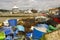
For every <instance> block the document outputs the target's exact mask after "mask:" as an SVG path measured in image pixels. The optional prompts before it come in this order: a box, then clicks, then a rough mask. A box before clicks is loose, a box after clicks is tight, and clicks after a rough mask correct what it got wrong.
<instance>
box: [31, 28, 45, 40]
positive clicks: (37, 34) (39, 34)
mask: <svg viewBox="0 0 60 40" xmlns="http://www.w3.org/2000/svg"><path fill="white" fill-rule="evenodd" d="M44 34H45V33H44V32H41V31H38V30H36V29H34V30H33V32H32V39H37V40H39V39H40V38H41V37H42V36H43V35H44Z"/></svg>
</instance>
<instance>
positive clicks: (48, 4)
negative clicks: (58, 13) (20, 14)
mask: <svg viewBox="0 0 60 40" xmlns="http://www.w3.org/2000/svg"><path fill="white" fill-rule="evenodd" d="M14 5H16V6H17V7H19V9H31V8H36V9H39V10H43V9H48V8H53V7H58V6H60V0H58V1H57V0H0V8H2V9H12V7H13V6H14Z"/></svg>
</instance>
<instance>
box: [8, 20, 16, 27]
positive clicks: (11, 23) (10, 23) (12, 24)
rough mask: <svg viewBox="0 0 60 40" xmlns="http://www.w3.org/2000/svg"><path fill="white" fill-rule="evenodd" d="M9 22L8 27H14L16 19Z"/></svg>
mask: <svg viewBox="0 0 60 40" xmlns="http://www.w3.org/2000/svg"><path fill="white" fill-rule="evenodd" d="M8 22H9V26H16V25H17V19H11V20H8Z"/></svg>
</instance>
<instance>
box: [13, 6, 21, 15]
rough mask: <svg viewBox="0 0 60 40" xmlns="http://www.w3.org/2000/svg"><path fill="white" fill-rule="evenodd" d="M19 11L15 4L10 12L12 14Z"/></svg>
mask: <svg viewBox="0 0 60 40" xmlns="http://www.w3.org/2000/svg"><path fill="white" fill-rule="evenodd" d="M19 12H20V11H19V8H18V7H17V6H14V7H13V8H12V13H13V14H15V13H19Z"/></svg>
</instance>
